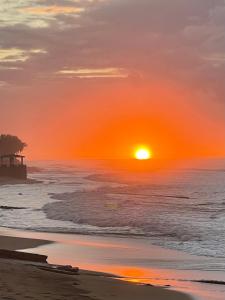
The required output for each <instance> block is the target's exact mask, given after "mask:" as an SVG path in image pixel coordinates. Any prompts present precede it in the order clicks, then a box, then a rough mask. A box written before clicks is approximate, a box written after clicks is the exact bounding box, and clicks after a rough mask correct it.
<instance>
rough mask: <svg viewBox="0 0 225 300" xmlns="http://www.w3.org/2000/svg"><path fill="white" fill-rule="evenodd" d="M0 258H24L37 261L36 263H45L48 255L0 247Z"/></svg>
mask: <svg viewBox="0 0 225 300" xmlns="http://www.w3.org/2000/svg"><path fill="white" fill-rule="evenodd" d="M0 258H4V259H15V260H24V261H31V262H38V263H47V258H48V256H46V255H40V254H33V253H26V252H19V251H12V250H3V249H0Z"/></svg>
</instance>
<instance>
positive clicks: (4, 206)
mask: <svg viewBox="0 0 225 300" xmlns="http://www.w3.org/2000/svg"><path fill="white" fill-rule="evenodd" d="M0 209H6V210H7V209H8V210H10V209H27V208H26V207H16V206H7V205H1V206H0Z"/></svg>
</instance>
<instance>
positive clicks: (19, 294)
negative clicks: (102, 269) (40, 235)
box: [0, 236, 190, 300]
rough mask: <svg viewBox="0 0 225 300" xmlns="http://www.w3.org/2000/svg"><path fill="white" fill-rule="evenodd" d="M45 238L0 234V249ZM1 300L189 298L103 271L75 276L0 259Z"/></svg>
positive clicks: (28, 245) (32, 244)
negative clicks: (124, 279)
mask: <svg viewBox="0 0 225 300" xmlns="http://www.w3.org/2000/svg"><path fill="white" fill-rule="evenodd" d="M46 242H47V241H43V240H34V239H24V238H15V237H5V236H0V245H1V246H0V248H4V249H10V250H13V249H22V248H31V247H36V246H39V245H43V244H44V243H46ZM0 299H1V300H24V299H35V300H42V299H43V300H44V299H49V300H53V299H54V300H69V299H71V300H73V299H79V300H83V299H96V300H97V299H99V300H190V297H189V296H186V295H184V294H182V293H179V292H174V291H171V290H169V289H165V288H159V287H151V286H146V285H137V284H132V283H128V282H124V281H121V280H118V279H115V278H112V277H110V276H109V275H106V274H103V273H96V272H90V271H81V272H80V273H79V274H78V275H65V274H62V273H55V272H49V271H46V270H42V269H40V268H39V266H38V265H35V264H32V263H25V262H24V263H23V262H20V261H15V260H5V259H0Z"/></svg>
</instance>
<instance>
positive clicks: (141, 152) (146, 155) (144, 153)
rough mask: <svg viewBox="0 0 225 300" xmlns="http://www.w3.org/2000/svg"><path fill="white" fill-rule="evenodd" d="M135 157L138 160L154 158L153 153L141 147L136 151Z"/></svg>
mask: <svg viewBox="0 0 225 300" xmlns="http://www.w3.org/2000/svg"><path fill="white" fill-rule="evenodd" d="M134 157H135V158H136V159H138V160H148V159H151V158H152V152H151V150H150V149H149V148H148V147H139V148H137V149H136V151H135V153H134Z"/></svg>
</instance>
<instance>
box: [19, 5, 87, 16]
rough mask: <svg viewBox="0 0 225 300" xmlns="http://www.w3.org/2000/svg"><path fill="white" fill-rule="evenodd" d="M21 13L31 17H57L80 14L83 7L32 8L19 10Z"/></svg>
mask: <svg viewBox="0 0 225 300" xmlns="http://www.w3.org/2000/svg"><path fill="white" fill-rule="evenodd" d="M21 11H22V12H25V13H29V14H33V15H59V14H80V13H82V12H83V11H84V7H73V6H56V5H54V6H34V7H26V8H23V9H21Z"/></svg>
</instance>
